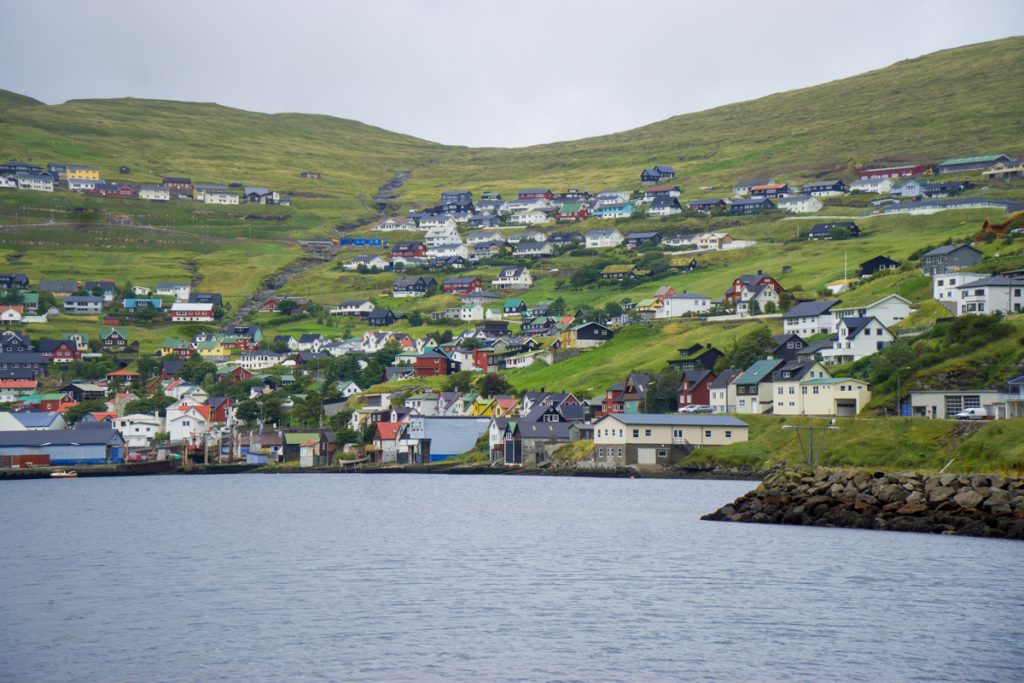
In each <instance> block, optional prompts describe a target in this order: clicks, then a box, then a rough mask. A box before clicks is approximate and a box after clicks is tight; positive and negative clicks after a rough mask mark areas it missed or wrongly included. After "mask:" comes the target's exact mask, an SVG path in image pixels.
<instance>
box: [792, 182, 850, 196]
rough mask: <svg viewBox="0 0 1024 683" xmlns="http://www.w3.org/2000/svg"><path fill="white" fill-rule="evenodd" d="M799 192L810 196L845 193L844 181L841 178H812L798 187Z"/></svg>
mask: <svg viewBox="0 0 1024 683" xmlns="http://www.w3.org/2000/svg"><path fill="white" fill-rule="evenodd" d="M800 192H801V193H802V194H805V195H808V196H811V197H836V196H839V195H842V194H846V183H844V182H843V181H842V180H813V181H811V182H809V183H807V184H806V185H804V186H803V187H802V188H800Z"/></svg>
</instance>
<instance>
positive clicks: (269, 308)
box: [260, 299, 281, 313]
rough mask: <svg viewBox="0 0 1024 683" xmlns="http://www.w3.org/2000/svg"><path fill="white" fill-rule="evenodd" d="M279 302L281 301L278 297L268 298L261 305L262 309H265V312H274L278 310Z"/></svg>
mask: <svg viewBox="0 0 1024 683" xmlns="http://www.w3.org/2000/svg"><path fill="white" fill-rule="evenodd" d="M279 303H281V302H280V301H278V300H277V299H267V300H266V301H264V302H263V305H262V306H261V307H260V310H261V311H263V312H264V313H273V312H274V311H276V310H277V305H278V304H279Z"/></svg>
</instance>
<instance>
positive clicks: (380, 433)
mask: <svg viewBox="0 0 1024 683" xmlns="http://www.w3.org/2000/svg"><path fill="white" fill-rule="evenodd" d="M401 427H402V425H401V423H399V422H378V423H377V437H378V438H381V439H388V440H393V439H395V438H396V437H397V436H398V430H399V429H401Z"/></svg>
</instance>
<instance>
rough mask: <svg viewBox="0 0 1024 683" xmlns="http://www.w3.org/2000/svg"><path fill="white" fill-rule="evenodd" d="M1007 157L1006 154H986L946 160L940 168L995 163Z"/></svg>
mask: <svg viewBox="0 0 1024 683" xmlns="http://www.w3.org/2000/svg"><path fill="white" fill-rule="evenodd" d="M1004 156H1006V155H1005V154H986V155H984V156H980V157H961V158H960V159H946V160H945V161H943V162H942V163H941V164H939V166H959V165H960V164H980V163H982V162H985V161H991V162H992V163H995V162H997V161H999V160H1000V159H1001V158H1003V157H1004Z"/></svg>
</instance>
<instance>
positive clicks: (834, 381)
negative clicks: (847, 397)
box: [800, 377, 867, 384]
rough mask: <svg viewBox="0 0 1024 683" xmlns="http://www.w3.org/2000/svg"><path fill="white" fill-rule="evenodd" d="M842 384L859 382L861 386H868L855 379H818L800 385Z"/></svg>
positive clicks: (862, 381)
mask: <svg viewBox="0 0 1024 683" xmlns="http://www.w3.org/2000/svg"><path fill="white" fill-rule="evenodd" d="M842 382H859V383H861V384H867V382H865V381H864V380H862V379H856V378H854V377H819V378H817V379H809V380H806V381H803V382H800V384H840V383H842Z"/></svg>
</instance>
